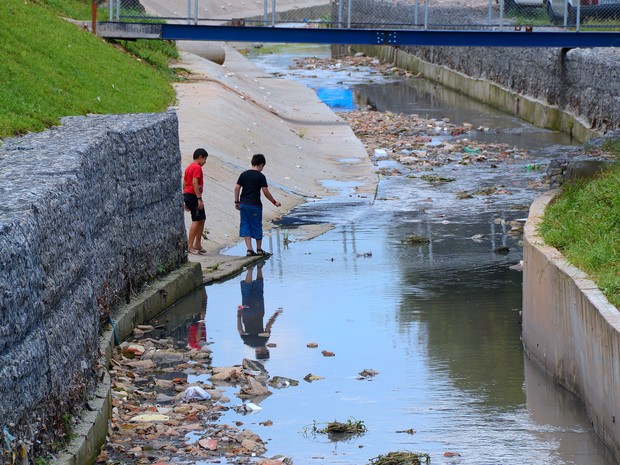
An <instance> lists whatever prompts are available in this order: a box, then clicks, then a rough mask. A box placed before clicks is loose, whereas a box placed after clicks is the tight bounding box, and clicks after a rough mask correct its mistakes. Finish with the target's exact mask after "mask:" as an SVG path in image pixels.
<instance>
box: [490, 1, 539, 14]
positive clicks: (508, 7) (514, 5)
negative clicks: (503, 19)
mask: <svg viewBox="0 0 620 465" xmlns="http://www.w3.org/2000/svg"><path fill="white" fill-rule="evenodd" d="M498 1H501V0H498ZM541 6H544V3H543V0H504V12H505V13H511V12H514V11H518V10H520V9H522V8H521V7H525V8H533V7H541Z"/></svg>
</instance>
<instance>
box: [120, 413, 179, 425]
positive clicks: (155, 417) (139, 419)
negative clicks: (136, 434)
mask: <svg viewBox="0 0 620 465" xmlns="http://www.w3.org/2000/svg"><path fill="white" fill-rule="evenodd" d="M169 419H170V417H169V416H168V415H162V414H160V413H145V414H143V415H136V416H135V417H132V418H131V419H130V420H129V421H131V422H134V423H145V422H151V421H168V420H169Z"/></svg>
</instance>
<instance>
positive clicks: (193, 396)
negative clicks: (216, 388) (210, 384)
mask: <svg viewBox="0 0 620 465" xmlns="http://www.w3.org/2000/svg"><path fill="white" fill-rule="evenodd" d="M210 398H211V396H210V395H209V393H208V392H207V391H205V390H204V389H203V388H201V387H200V386H190V387H188V388H187V389H186V390H185V393H184V394H183V399H185V400H207V399H210Z"/></svg>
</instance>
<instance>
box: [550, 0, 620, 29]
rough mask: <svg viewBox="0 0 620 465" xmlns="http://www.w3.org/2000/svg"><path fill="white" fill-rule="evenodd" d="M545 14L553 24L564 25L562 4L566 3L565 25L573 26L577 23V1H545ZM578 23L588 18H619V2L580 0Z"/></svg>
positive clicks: (610, 0)
mask: <svg viewBox="0 0 620 465" xmlns="http://www.w3.org/2000/svg"><path fill="white" fill-rule="evenodd" d="M546 1H547V14H548V15H549V19H550V20H551V22H552V23H554V24H564V15H565V10H564V4H565V2H566V24H567V25H569V26H574V25H575V23H576V22H577V2H578V1H579V0H546ZM579 15H580V20H579V21H580V22H581V21H583V20H584V19H588V18H598V19H618V18H620V0H581V4H580V5H579Z"/></svg>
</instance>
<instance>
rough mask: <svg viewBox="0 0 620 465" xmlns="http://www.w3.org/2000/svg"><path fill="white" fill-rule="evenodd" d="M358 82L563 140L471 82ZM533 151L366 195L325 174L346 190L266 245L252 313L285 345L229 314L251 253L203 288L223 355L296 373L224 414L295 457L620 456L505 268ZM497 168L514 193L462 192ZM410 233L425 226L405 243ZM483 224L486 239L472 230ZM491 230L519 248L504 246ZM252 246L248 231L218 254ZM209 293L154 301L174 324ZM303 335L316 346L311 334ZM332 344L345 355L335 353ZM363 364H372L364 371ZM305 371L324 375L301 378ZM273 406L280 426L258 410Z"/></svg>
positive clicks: (303, 213)
mask: <svg viewBox="0 0 620 465" xmlns="http://www.w3.org/2000/svg"><path fill="white" fill-rule="evenodd" d="M313 50H314V52H316V53H324V50H323V49H318V51H317V50H315V49H312V48H311V49H310V53H313ZM300 53H302V51H300V49H295V50H294V52H291V55H292V54H295V55H299V54H300ZM272 58H273V57H272ZM278 59H279V60H282V59H283V58H282V57H281V56H280V57H279V58H278ZM314 74H317V72H316V71H315V73H314ZM360 79H361V78H360ZM361 80H363V79H361ZM325 81H326V82H328V81H329V80H328V79H327V78H325ZM358 84H359V83H352V84H351V88H352V89H353V91H354V92H356V95H357V97H356V100H359V101H363V100H364V99H366V100H371V101H372V104H373V105H374V106H376V107H377V108H378V109H390V108H389V105H391V103H390V104H389V105H388V103H389V102H386V100H391V101H394V102H397V101H401V102H410V101H417V103H416V104H415V105H412V107H411V109H410V110H407V111H411V112H415V113H418V114H436V115H441V116H447V117H450V118H451V120H452V121H453V122H455V123H457V124H458V123H460V122H462V121H466V122H470V123H472V124H474V125H484V126H489V127H490V128H493V129H501V131H500V133H499V134H497V133H496V132H495V131H489V132H485V133H479V134H478V135H480V136H481V137H485V138H486V137H489V138H491V137H492V136H493V135H495V136H497V137H498V138H499V139H500V141H502V142H503V141H505V140H503V139H502V138H508V140H512V139H511V138H513V139H515V140H517V139H518V140H523V141H525V142H527V143H528V144H530V145H528V146H527V148H530V150H531V154H532V157H533V158H532V159H541V160H544V159H545V158H547V157H549V156H552V155H553V153H555V152H557V151H558V150H563V149H564V148H565V145H563V144H567V143H569V141H568V139H567V138H566V137H565V136H562V135H558V134H554V133H551V132H549V131H542V130H539V129H536V128H533V127H531V126H528V125H526V124H525V123H522V122H520V121H518V120H515V119H514V118H511V117H507V116H506V115H502V114H501V113H499V112H495V111H493V110H491V109H486V108H485V107H483V106H481V105H478V104H475V103H471V102H468V101H467V100H466V99H464V98H462V97H461V96H458V98H457V97H455V96H452V97H445V96H444V97H441V95H443V94H442V92H444V91H441V90H439V91H438V94H437V95H434V96H433V95H429V94H428V93H425V92H426V91H428V89H429V85H428V83H422V84H419V85H418V84H416V86H417V87H416V86H411V88H407V89H406V90H402V92H404V93H406V95H407V96H406V97H403V96H400V97H398V98H396V99H392V98H383V97H381V95H382V94H386V95H388V96H393V94H394V91H393V90H389V91H386V90H385V87H381V86H379V85H378V84H377V85H375V84H372V85H368V84H367V83H362V84H359V85H361V88H359V87H357V86H358ZM321 85H323V84H321ZM342 85H345V86H348V85H349V84H347V83H343V84H342ZM383 85H385V84H383ZM390 85H391V84H390ZM323 87H324V86H323ZM420 87H422V88H423V91H421V90H420ZM431 87H432V86H431ZM358 91H359V92H358ZM448 94H450V93H448ZM416 99H417V100H416ZM450 99H452V100H450ZM446 102H449V103H446ZM384 104H385V107H383V105H384ZM390 111H404V110H397V109H391V110H390ZM437 117H439V116H437ZM461 120H462V121H461ZM494 140H495V139H494ZM510 143H513V142H510ZM521 146H522V147H523V145H521ZM531 161H532V160H531V159H528V160H527V163H530V162H531ZM525 163H526V161H524V160H513V161H512V162H511V163H508V164H506V165H502V166H501V168H500V169H490V168H489V167H488V166H486V165H481V166H475V167H474V166H461V165H451V166H447V167H444V168H442V169H437V170H435V171H434V173H435V174H439V175H449V176H451V177H455V178H456V179H457V180H456V181H455V182H452V183H445V184H440V185H431V184H429V183H428V182H425V181H423V180H421V179H419V178H408V177H406V176H400V177H386V178H383V179H382V180H381V182H380V185H379V189H378V192H377V200H375V201H374V202H373V199H369V198H364V197H358V196H356V195H355V194H354V186H353V185H351V184H339V183H337V182H332V183H330V184H329V186H328V187H330V188H332V189H335V190H338V191H339V192H340V193H341V194H340V195H336V196H334V197H331V198H329V199H324V200H314V201H311V202H309V203H307V204H305V205H303V206H301V207H299V208H297V209H296V210H295V211H293V212H292V213H291V214H290V215H289V216H287V218H286V219H285V221H284V222H283V224H282V226H281V228H280V229H275V230H274V231H273V232H272V234H271V235H269V236H267V237H266V238H265V241H264V248H265V249H266V250H269V251H272V252H273V254H274V255H273V256H272V257H270V258H269V259H268V260H267V261H266V262H265V264H264V266H263V267H262V269H261V273H262V276H263V278H262V285H263V289H262V298H263V300H264V315H261V313H260V312H258V314H255V315H254V316H255V317H256V316H258V318H259V323H261V322H262V323H263V324H267V322H268V320H269V319H270V318H272V317H275V320H274V322H273V326H272V327H271V335H270V337H269V339H268V341H269V343H271V344H275V347H269V348H267V349H268V358H263V357H264V356H265V354H264V348H263V349H261V350H258V351H257V350H256V349H255V348H254V347H251V346H250V345H248V344H246V343H244V340H243V339H242V337H241V335H240V333H239V326H238V320H237V307H238V306H239V305H240V304H242V303H243V299H242V292H241V289H242V281H244V280H245V279H246V278H247V279H249V280H250V281H252V280H256V277H257V273H258V268H257V267H253V268H251V269H248V270H247V271H244V272H243V273H241V274H240V275H239V276H237V277H235V278H233V279H231V280H229V281H227V282H224V283H221V284H214V285H211V286H208V287H206V294H207V296H208V300H207V305H206V317H205V321H206V328H207V341H208V343H209V344H210V347H211V349H212V351H213V365H214V366H226V365H237V364H240V363H241V361H242V360H243V358H250V359H256V358H261V360H262V362H263V363H264V364H265V367H266V369H267V370H268V371H269V374H270V375H271V376H272V377H273V376H282V377H286V378H292V379H294V380H298V381H299V385H298V386H291V387H287V388H283V389H272V391H273V394H272V395H271V396H269V397H267V398H266V399H263V400H255V402H257V403H259V405H260V406H261V407H262V410H260V411H258V412H257V413H254V414H252V415H247V416H243V415H241V414H239V413H236V412H235V411H233V410H232V409H231V410H230V411H229V412H228V413H227V414H225V415H224V417H222V419H221V420H220V421H221V422H228V423H230V422H234V421H239V420H241V421H243V422H244V425H243V427H244V428H246V427H247V428H250V429H252V430H253V431H255V432H257V433H258V434H259V435H261V437H262V438H263V439H264V440H265V441H266V442H267V447H268V451H267V454H266V455H267V456H271V455H275V454H283V455H287V456H290V457H292V458H293V460H294V463H296V464H314V463H316V464H365V463H368V462H369V460H370V459H372V458H374V457H377V456H378V455H380V454H386V453H388V452H390V451H397V450H409V451H412V452H422V453H428V454H430V456H431V463H433V464H461V463H463V464H465V463H466V464H474V465H497V464H505V465H508V464H541V465H542V464H548V465H568V464H575V465H577V464H579V465H586V464H587V465H612V464H614V463H616V462H615V461H614V460H613V458H612V457H611V454H610V453H609V452H608V450H607V449H606V448H605V447H604V446H603V445H602V443H601V442H600V441H599V439H598V438H597V436H596V434H595V433H594V432H593V430H592V428H591V427H590V423H589V421H588V420H587V418H586V416H585V413H584V410H583V408H582V407H581V406H580V405H579V403H578V402H577V401H576V399H575V398H574V397H573V396H571V395H570V394H569V393H567V392H566V391H565V390H563V389H561V388H559V387H558V386H556V385H555V384H554V383H552V382H551V381H550V380H549V379H548V378H547V377H545V376H544V375H543V374H542V373H541V372H540V371H539V370H538V369H537V368H536V367H534V366H533V365H532V363H531V362H530V361H529V360H528V359H527V357H525V356H524V353H523V349H522V345H521V341H520V326H519V311H520V309H521V280H522V275H521V273H520V272H519V271H515V270H513V269H511V268H510V266H511V265H514V264H515V263H518V262H519V260H521V257H522V250H521V248H520V246H519V243H518V241H519V237H517V236H514V235H511V234H510V233H509V230H510V227H508V226H507V225H506V223H505V222H506V221H511V220H520V219H523V218H525V217H526V216H527V211H526V208H527V206H528V205H529V203H530V202H531V201H532V199H533V198H534V197H535V196H536V195H537V194H538V193H537V192H536V191H535V190H534V189H533V188H532V187H531V182H532V181H536V180H538V178H539V177H540V173H538V172H529V171H527V170H525V169H524V164H525ZM401 169H403V170H404V168H403V167H401ZM266 174H267V177H269V173H268V172H267V173H266ZM405 174H406V172H405ZM499 183H503V184H505V185H507V186H509V187H510V190H511V192H512V194H510V195H493V196H484V197H483V196H477V197H475V198H473V199H465V200H455V192H456V191H458V190H463V189H472V188H474V187H475V186H482V185H497V184H499ZM305 223H332V224H334V225H335V227H334V228H333V229H332V230H330V231H329V232H327V233H325V234H323V235H321V236H319V237H317V238H315V239H313V240H310V241H300V240H298V234H297V230H296V229H295V226H296V225H300V224H305ZM413 234H415V235H418V236H422V237H425V238H427V239H428V240H429V241H430V242H429V243H427V244H421V245H407V244H404V243H403V242H402V241H403V239H404V238H407V237H408V236H411V235H413ZM479 234H481V235H482V238H481V239H479V240H477V241H476V240H473V239H472V236H474V235H479ZM499 246H506V247H508V249H509V252H508V253H506V254H499V253H496V249H497V247H499ZM244 249H245V247H243V246H242V245H241V244H240V245H238V246H236V247H233V248H231V249H230V250H228V251H227V252H226V253H229V254H235V255H240V254H243V252H244ZM248 274H250V275H249V276H248ZM201 294H202V295H204V290H201V291H199V292H197V293H195V294H194V295H190V296H188V297H187V298H186V299H184V301H182V302H181V303H179V304H178V305H176V306H175V307H174V308H172V309H170V311H169V312H168V315H174V318H170V317H169V316H168V317H167V316H165V315H164V316H163V317H162V320H161V321H164V320H166V319H169V320H174V321H176V323H175V322H172V321H171V322H170V324H169V330H170V331H172V332H173V334H175V335H176V336H177V337H178V338H180V339H182V338H185V337H187V334H186V333H185V332H183V331H182V328H186V327H187V325H186V324H184V323H183V321H185V320H187V321H189V320H191V318H192V317H194V318H196V317H198V318H199V317H200V315H201V314H202V312H203V311H204V309H203V308H202V307H203V306H204V304H203V303H202V302H203V301H202V300H201ZM280 309H281V312H279V310H280ZM174 328H177V329H176V332H175V330H174ZM310 342H316V343H317V344H318V348H308V347H307V346H306V344H307V343H310ZM322 350H327V351H330V352H333V353H334V354H335V356H333V357H325V356H323V355H322V354H321V351H322ZM257 355H258V357H257ZM363 370H376V371H377V372H378V374H377V375H376V376H374V377H368V378H364V377H362V376H360V372H362V371H363ZM308 374H313V375H317V376H320V377H323V379H321V380H317V381H313V382H307V381H304V377H305V376H306V375H308ZM190 381H192V380H190ZM236 391H237V389H235V388H230V389H229V392H228V394H229V397H231V398H232V399H233V401H232V402H231V404H232V405H238V404H240V403H241V401H240V400H239V399H237V398H236V397H234V393H235V392H236ZM266 420H271V421H273V425H272V426H262V425H260V424H259V423H261V422H264V421H266ZM334 420H337V421H341V422H346V421H347V420H353V421H357V420H359V421H363V423H364V425H365V426H366V427H367V428H368V431H367V432H366V433H365V434H363V435H361V436H359V437H354V438H350V439H348V440H340V441H334V440H331V439H330V438H328V437H326V436H325V435H322V434H313V426H314V425H315V424H316V425H317V426H318V427H324V426H325V425H326V423H327V422H330V421H334ZM407 430H415V432H413V433H410V432H405V431H407ZM446 452H457V453H459V454H460V455H461V456H460V457H446V456H444V453H446Z"/></svg>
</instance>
